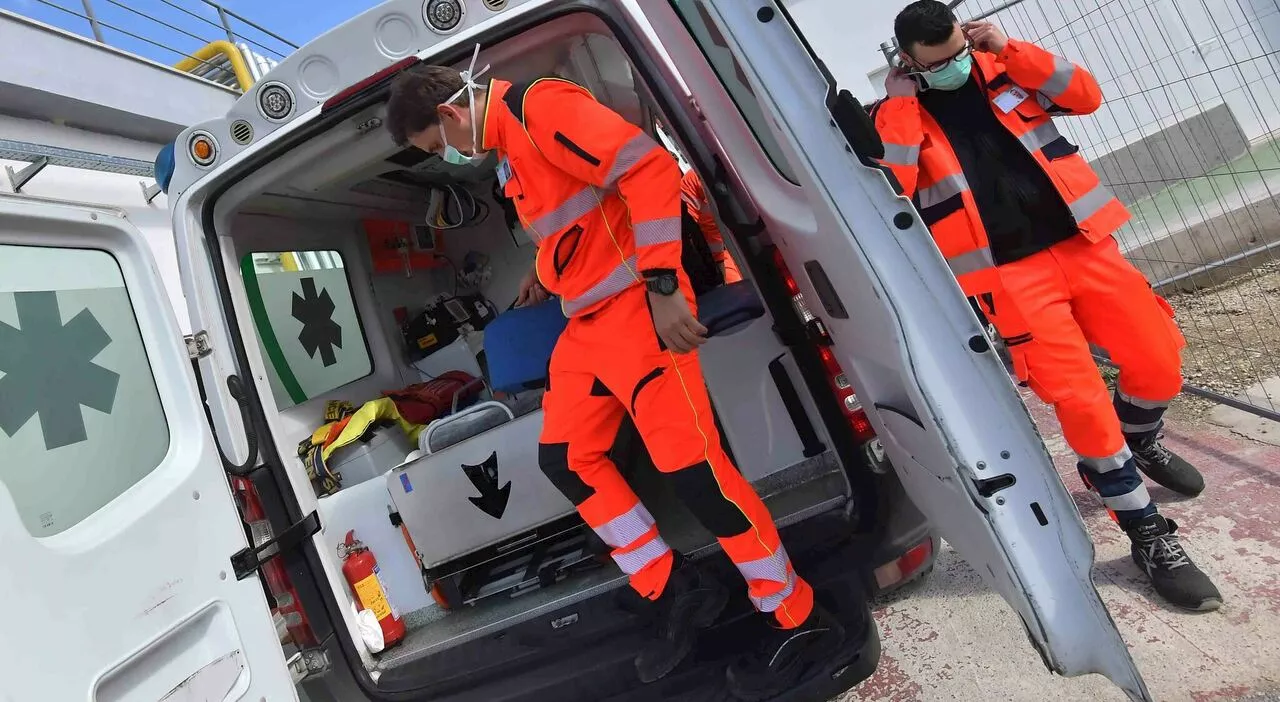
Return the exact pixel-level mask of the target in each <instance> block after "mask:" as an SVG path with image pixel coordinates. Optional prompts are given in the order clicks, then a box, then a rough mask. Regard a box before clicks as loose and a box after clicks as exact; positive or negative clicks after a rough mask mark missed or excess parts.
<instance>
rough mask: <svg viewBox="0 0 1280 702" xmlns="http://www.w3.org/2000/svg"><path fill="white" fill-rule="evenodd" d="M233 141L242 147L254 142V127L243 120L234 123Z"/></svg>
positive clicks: (232, 127)
mask: <svg viewBox="0 0 1280 702" xmlns="http://www.w3.org/2000/svg"><path fill="white" fill-rule="evenodd" d="M231 139H232V140H234V141H235V142H236V143H237V144H241V145H243V144H248V143H249V142H251V141H253V125H252V124H249V123H248V122H246V121H244V120H242V119H238V120H236V121H234V122H232V123H231Z"/></svg>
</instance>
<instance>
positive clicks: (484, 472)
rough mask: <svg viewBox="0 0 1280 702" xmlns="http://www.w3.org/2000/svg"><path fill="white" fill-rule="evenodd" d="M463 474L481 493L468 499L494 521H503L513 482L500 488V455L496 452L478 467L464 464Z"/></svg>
mask: <svg viewBox="0 0 1280 702" xmlns="http://www.w3.org/2000/svg"><path fill="white" fill-rule="evenodd" d="M462 472H464V473H466V474H467V478H468V479H470V480H471V484H472V485H474V486H476V490H478V491H479V492H480V496H479V497H468V498H467V499H468V500H471V504H473V505H475V506H476V507H479V508H480V510H481V511H482V512H484V513H485V514H487V515H489V516H490V517H493V518H494V519H502V514H503V513H504V512H506V511H507V500H509V499H510V498H511V481H510V480H508V481H507V484H506V485H503V486H502V487H498V453H497V452H496V451H495V452H494V453H492V454H491V455H490V456H489V457H488V458H486V459H484V463H481V464H480V465H478V466H469V465H467V464H465V463H464V464H462Z"/></svg>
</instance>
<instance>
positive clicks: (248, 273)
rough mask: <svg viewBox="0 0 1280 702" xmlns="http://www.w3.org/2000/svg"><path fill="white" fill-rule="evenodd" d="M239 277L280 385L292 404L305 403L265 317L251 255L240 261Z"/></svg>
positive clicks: (269, 319)
mask: <svg viewBox="0 0 1280 702" xmlns="http://www.w3.org/2000/svg"><path fill="white" fill-rule="evenodd" d="M240 276H241V277H242V278H244V291H245V293H246V294H247V295H248V296H249V309H250V310H252V312H253V322H254V326H256V327H257V328H258V336H259V337H261V339H262V347H263V348H265V349H266V350H267V356H268V357H269V358H270V359H271V365H272V367H273V368H275V370H276V376H277V377H278V378H280V384H281V385H283V386H284V389H285V390H286V391H288V393H289V397H290V398H291V399H292V400H293V402H294V404H301V403H303V402H306V401H307V393H306V392H304V391H303V390H302V386H301V385H300V384H298V379H297V378H296V377H294V375H293V369H292V368H290V367H289V362H288V361H286V360H285V358H284V352H283V351H281V350H280V341H279V340H278V339H276V332H275V329H273V328H272V326H271V318H270V317H269V316H267V306H266V305H265V304H263V302H262V290H260V289H259V288H258V271H257V269H256V268H254V267H253V254H252V253H248V254H245V255H244V258H242V259H240Z"/></svg>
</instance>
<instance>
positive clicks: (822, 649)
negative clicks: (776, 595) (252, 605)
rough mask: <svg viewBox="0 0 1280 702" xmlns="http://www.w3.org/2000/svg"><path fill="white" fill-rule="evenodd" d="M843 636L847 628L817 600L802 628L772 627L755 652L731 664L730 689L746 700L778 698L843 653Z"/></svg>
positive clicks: (728, 672)
mask: <svg viewBox="0 0 1280 702" xmlns="http://www.w3.org/2000/svg"><path fill="white" fill-rule="evenodd" d="M844 636H845V632H844V627H842V626H841V625H840V624H839V623H838V622H836V620H835V618H834V617H832V616H831V614H830V613H829V612H827V611H826V610H825V609H823V608H822V606H821V605H818V604H816V603H815V604H814V606H813V612H812V613H811V614H810V615H809V618H808V619H806V620H805V621H804V623H803V624H801V625H800V626H799V627H797V628H795V629H780V628H777V627H776V626H771V627H770V629H769V631H768V633H767V634H766V635H765V639H764V640H763V641H762V642H761V643H760V646H759V648H758V649H757V650H756V651H755V652H754V653H751V654H748V655H746V656H743V657H742V658H740V659H738V660H736V661H734V662H733V663H732V664H731V665H730V666H729V670H728V671H726V674H725V675H726V677H727V678H728V682H729V692H730V693H732V694H733V696H734V697H736V698H738V699H740V700H744V702H761V701H763V700H768V699H772V698H774V697H777V696H778V695H780V694H782V693H784V692H786V691H788V690H790V689H792V688H794V687H796V686H797V685H798V684H800V683H801V682H802V681H803V680H804V679H805V678H807V677H809V676H811V675H815V674H819V673H821V672H822V669H823V668H822V666H823V664H824V663H827V662H828V661H829V660H830V659H831V657H832V656H835V655H836V654H838V653H839V652H840V647H841V645H842V644H843V643H844Z"/></svg>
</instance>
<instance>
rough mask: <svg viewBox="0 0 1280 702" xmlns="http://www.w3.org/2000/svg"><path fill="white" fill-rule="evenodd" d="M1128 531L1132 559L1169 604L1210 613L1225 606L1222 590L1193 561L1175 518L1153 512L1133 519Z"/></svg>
mask: <svg viewBox="0 0 1280 702" xmlns="http://www.w3.org/2000/svg"><path fill="white" fill-rule="evenodd" d="M1125 531H1126V532H1127V533H1128V534H1129V539H1130V540H1131V541H1132V542H1133V547H1132V549H1131V553H1132V556H1133V562H1134V563H1136V564H1137V565H1138V567H1139V568H1141V569H1142V572H1144V573H1146V574H1147V577H1148V578H1150V579H1151V584H1152V585H1153V586H1154V587H1155V589H1156V592H1157V593H1159V595H1160V596H1161V597H1163V598H1164V599H1166V600H1168V601H1169V603H1170V604H1172V605H1175V606H1177V607H1181V608H1183V609H1189V610H1191V611H1193V612H1211V611H1213V610H1215V609H1217V608H1219V607H1221V606H1222V593H1220V592H1218V588H1217V587H1216V586H1215V585H1214V584H1213V581H1212V580H1210V579H1209V576H1208V575H1205V573H1204V571H1202V570H1200V569H1199V568H1197V567H1196V564H1195V563H1192V562H1191V556H1188V555H1187V551H1186V549H1184V548H1183V547H1182V543H1181V542H1179V541H1178V537H1177V536H1176V533H1177V531H1178V525H1177V524H1176V523H1174V521H1173V520H1172V519H1165V518H1164V517H1162V516H1160V515H1159V514H1153V515H1151V516H1150V517H1144V518H1142V519H1139V520H1138V521H1136V522H1133V523H1132V524H1130V525H1129V527H1128V528H1127V529H1125Z"/></svg>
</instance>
